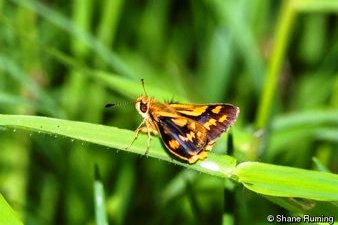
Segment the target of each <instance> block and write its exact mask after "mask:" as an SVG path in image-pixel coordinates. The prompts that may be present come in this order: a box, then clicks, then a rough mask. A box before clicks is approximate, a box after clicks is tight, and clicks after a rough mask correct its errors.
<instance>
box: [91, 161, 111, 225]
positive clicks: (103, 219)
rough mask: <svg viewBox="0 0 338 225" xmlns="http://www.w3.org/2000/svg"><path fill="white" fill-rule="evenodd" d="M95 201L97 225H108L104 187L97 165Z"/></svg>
mask: <svg viewBox="0 0 338 225" xmlns="http://www.w3.org/2000/svg"><path fill="white" fill-rule="evenodd" d="M94 202H95V217H96V225H108V220H107V214H106V207H105V194H104V187H103V183H102V181H101V179H100V175H99V169H98V167H97V166H96V167H95V181H94Z"/></svg>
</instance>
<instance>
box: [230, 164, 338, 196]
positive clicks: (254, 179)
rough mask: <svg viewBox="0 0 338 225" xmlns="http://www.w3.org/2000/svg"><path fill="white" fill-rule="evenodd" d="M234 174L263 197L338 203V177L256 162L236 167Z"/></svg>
mask: <svg viewBox="0 0 338 225" xmlns="http://www.w3.org/2000/svg"><path fill="white" fill-rule="evenodd" d="M234 175H235V176H237V178H238V181H239V182H240V183H242V184H243V185H244V186H245V187H246V188H248V189H250V190H252V191H254V192H257V193H260V194H264V195H272V196H279V197H297V198H307V199H314V200H318V201H338V175H336V174H332V173H326V172H318V171H310V170H303V169H297V168H291V167H286V166H276V165H271V164H265V163H258V162H245V163H241V164H239V165H238V166H237V167H236V169H235V171H234Z"/></svg>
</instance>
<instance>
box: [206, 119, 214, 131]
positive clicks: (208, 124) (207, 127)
mask: <svg viewBox="0 0 338 225" xmlns="http://www.w3.org/2000/svg"><path fill="white" fill-rule="evenodd" d="M212 125H214V126H216V120H215V119H210V120H209V121H208V122H206V123H205V124H203V126H204V127H205V128H206V129H207V130H210V126H212Z"/></svg>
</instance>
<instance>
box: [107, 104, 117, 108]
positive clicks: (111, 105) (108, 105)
mask: <svg viewBox="0 0 338 225" xmlns="http://www.w3.org/2000/svg"><path fill="white" fill-rule="evenodd" d="M114 105H115V104H114V103H108V104H106V105H105V106H104V107H105V108H110V107H113V106H114Z"/></svg>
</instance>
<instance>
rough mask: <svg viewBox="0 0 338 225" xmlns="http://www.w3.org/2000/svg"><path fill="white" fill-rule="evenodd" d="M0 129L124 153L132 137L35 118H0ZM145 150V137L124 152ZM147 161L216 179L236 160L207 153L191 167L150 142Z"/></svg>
mask: <svg viewBox="0 0 338 225" xmlns="http://www.w3.org/2000/svg"><path fill="white" fill-rule="evenodd" d="M0 126H4V127H9V128H14V129H25V130H30V131H36V132H43V133H49V134H53V135H62V136H66V137H69V138H72V139H77V140H80V141H85V142H89V143H94V144H99V145H104V146H107V147H111V148H116V149H120V150H126V147H128V146H129V145H130V143H131V141H132V139H133V137H134V135H135V134H134V132H133V131H130V130H124V129H119V128H116V127H109V126H103V125H97V124H90V123H84V122H76V121H68V120H62V119H54V118H47V117H39V116H24V115H3V114H0ZM146 148H147V136H146V135H142V134H140V135H139V137H138V139H137V140H136V141H135V143H134V144H133V145H132V146H131V147H130V148H129V149H128V150H127V151H128V152H132V153H136V154H140V155H144V154H145V151H146ZM148 156H149V157H154V158H157V159H161V160H165V161H168V162H172V163H175V164H178V165H181V166H184V167H187V168H191V169H194V170H197V171H200V172H202V173H207V174H210V175H214V176H218V177H223V178H224V177H229V175H230V173H231V171H232V169H233V168H234V167H235V165H236V159H235V158H233V157H230V156H227V155H219V154H215V153H212V152H210V153H209V156H208V158H207V159H205V160H203V161H199V162H197V163H195V164H193V165H189V164H187V163H183V162H180V161H176V160H174V159H172V158H171V157H170V156H169V155H168V154H167V153H166V151H165V150H164V149H163V147H162V145H161V143H160V140H159V139H158V138H156V137H153V138H152V142H151V148H150V151H149V153H148Z"/></svg>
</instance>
